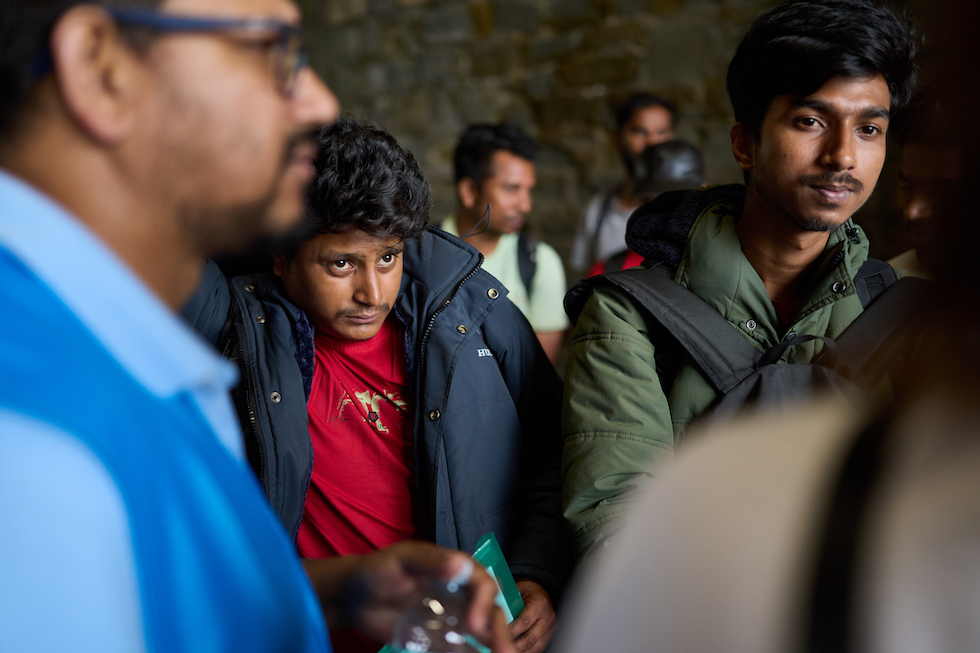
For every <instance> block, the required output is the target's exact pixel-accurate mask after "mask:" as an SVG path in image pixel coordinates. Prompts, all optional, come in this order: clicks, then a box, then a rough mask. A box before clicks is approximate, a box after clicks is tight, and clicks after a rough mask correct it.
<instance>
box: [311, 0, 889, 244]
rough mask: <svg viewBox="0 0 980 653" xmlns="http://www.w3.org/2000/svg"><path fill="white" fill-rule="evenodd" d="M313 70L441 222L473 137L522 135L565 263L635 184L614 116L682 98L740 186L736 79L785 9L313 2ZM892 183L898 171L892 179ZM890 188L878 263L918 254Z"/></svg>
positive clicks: (593, 2) (417, 0) (877, 211)
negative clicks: (629, 181)
mask: <svg viewBox="0 0 980 653" xmlns="http://www.w3.org/2000/svg"><path fill="white" fill-rule="evenodd" d="M300 4H301V5H302V8H303V12H304V16H305V20H306V24H307V27H308V34H309V47H310V54H311V61H312V63H313V65H314V67H315V68H316V69H317V70H318V71H320V73H321V74H322V75H323V76H324V79H326V81H327V83H328V84H329V85H330V86H331V87H332V88H333V90H334V91H335V92H336V94H337V96H338V97H339V98H340V101H341V104H342V106H343V108H344V110H346V111H350V112H352V113H354V114H355V115H358V116H360V117H366V118H369V119H371V120H375V121H377V122H378V123H380V124H381V125H383V126H384V127H385V128H387V129H388V130H389V131H391V132H392V134H393V135H394V136H395V137H396V138H397V139H398V140H399V142H400V143H401V144H402V145H403V146H406V147H407V148H408V149H410V150H411V151H412V152H413V153H414V154H415V156H416V157H417V158H418V159H419V161H420V163H421V164H422V167H423V169H424V170H425V172H426V174H427V175H428V177H429V179H430V181H431V183H432V186H433V191H434V196H435V207H434V211H433V220H434V221H438V220H441V219H442V217H444V216H446V215H448V214H450V213H451V212H452V211H453V210H454V209H455V202H456V200H455V190H454V186H453V171H452V153H453V148H454V147H455V144H456V141H457V139H458V137H459V135H460V134H461V133H462V131H463V129H464V128H465V127H466V125H468V124H470V123H474V122H498V121H503V120H507V121H512V122H515V123H517V124H519V125H521V126H522V127H524V128H525V129H526V130H527V131H528V132H530V133H531V135H532V136H534V137H535V138H536V139H537V140H538V142H539V143H540V145H541V146H542V151H541V155H540V158H539V160H538V162H537V176H538V188H537V191H536V194H535V205H534V210H533V211H532V214H531V217H530V219H529V222H528V226H527V229H528V231H529V232H530V233H531V234H532V235H534V236H536V237H538V238H541V239H543V240H545V241H546V242H548V243H550V244H552V245H553V246H555V248H556V249H557V250H558V252H559V253H560V254H561V255H562V257H563V258H566V259H567V255H568V251H569V249H570V246H571V240H572V234H573V231H574V228H575V225H576V222H577V220H578V219H579V216H580V215H581V212H582V211H583V209H584V206H585V205H586V203H587V202H588V199H589V198H590V197H591V196H592V195H593V194H594V193H596V192H598V191H599V190H601V189H603V188H605V187H607V186H609V185H611V184H613V183H615V182H616V181H618V180H619V179H620V178H621V176H622V174H623V172H622V165H621V163H620V161H619V158H618V154H617V153H616V152H615V151H614V150H613V147H612V143H611V136H610V133H611V130H612V126H613V117H612V111H611V108H610V107H611V101H613V100H615V99H617V98H621V97H623V96H625V95H627V94H628V93H630V92H633V91H636V90H649V91H652V92H655V93H659V94H663V95H665V96H667V97H669V98H670V99H672V100H673V101H674V102H675V103H676V104H677V108H678V123H677V127H678V129H677V132H678V136H679V137H680V138H684V139H686V140H689V141H691V142H693V143H695V144H697V145H698V146H699V147H701V149H702V151H703V152H704V155H705V159H706V164H707V174H708V181H709V183H727V182H732V181H739V180H741V173H740V171H739V169H738V167H737V166H736V165H735V163H734V160H733V159H732V154H731V149H730V141H729V130H730V128H731V125H732V124H733V122H734V119H733V116H732V113H731V108H730V106H729V104H728V96H727V94H726V92H725V85H724V79H725V71H726V69H727V66H728V61H729V60H730V58H731V55H732V53H733V52H734V48H735V46H736V45H737V43H738V41H739V39H740V37H741V35H742V33H743V32H744V31H745V29H746V28H747V27H748V25H749V24H750V23H751V22H752V20H753V19H754V18H755V17H756V16H758V15H759V14H760V13H762V12H763V11H765V10H767V9H769V8H770V7H772V6H774V5H775V4H776V2H775V1H773V0H303V1H301V2H300ZM887 174H892V175H894V170H893V169H891V168H886V172H885V173H884V174H883V179H884V178H885V175H887ZM882 190H885V189H880V190H879V192H877V193H876V194H875V195H876V196H877V197H873V198H872V200H871V202H869V205H868V207H867V209H866V210H865V212H864V214H865V219H863V220H861V222H862V223H863V224H864V225H865V227H866V229H868V231H869V232H871V235H872V242H873V243H875V245H876V247H875V252H874V253H875V254H876V255H878V256H891V255H893V254H895V253H897V252H898V251H901V250H902V249H903V248H904V246H905V241H904V232H903V231H902V229H901V226H900V223H899V220H898V218H897V214H896V213H895V210H894V207H893V201H892V200H891V199H890V196H889V195H888V194H887V193H883V192H881V191H882Z"/></svg>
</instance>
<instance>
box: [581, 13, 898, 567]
mask: <svg viewBox="0 0 980 653" xmlns="http://www.w3.org/2000/svg"><path fill="white" fill-rule="evenodd" d="M915 52H916V41H915V39H914V35H913V33H912V31H911V30H910V27H909V26H908V25H907V24H906V23H905V21H903V20H901V19H900V18H899V17H898V16H897V15H896V14H895V13H894V12H892V11H891V10H889V9H888V8H885V7H883V6H879V5H876V4H873V3H871V2H864V1H862V0H830V1H827V2H823V1H821V2H817V1H808V0H798V1H796V0H794V1H791V2H786V3H784V4H781V5H779V6H777V7H776V8H775V9H773V10H771V11H770V12H767V13H766V14H764V15H762V16H760V17H759V18H757V19H756V21H755V22H754V23H753V25H752V27H751V28H750V29H749V30H748V32H747V33H746V35H745V36H744V37H743V39H742V40H741V42H740V44H739V46H738V48H737V50H736V52H735V55H734V57H733V58H732V61H731V63H730V65H729V68H728V76H727V80H728V92H729V96H730V98H731V101H732V106H733V108H734V112H735V118H736V120H737V121H738V122H736V123H735V125H734V126H733V127H732V131H731V141H732V153H733V155H734V157H735V161H736V162H737V163H738V165H739V167H740V168H741V169H742V170H743V172H744V175H745V181H746V183H745V185H741V184H737V185H736V184H733V185H729V186H717V187H711V188H705V189H696V190H689V191H678V192H674V193H665V194H663V195H661V196H659V197H658V198H657V199H656V200H654V201H653V202H649V203H648V204H645V205H644V206H643V207H641V208H640V209H639V210H638V211H637V212H636V213H634V214H633V217H632V218H631V219H630V223H629V231H628V233H627V237H626V239H627V245H629V247H630V249H633V250H634V251H636V252H637V253H639V254H641V255H643V256H644V257H645V261H646V263H645V266H644V267H647V268H651V269H652V268H656V270H659V271H662V272H663V273H664V274H663V275H661V277H658V280H659V279H660V278H669V279H672V280H673V282H676V285H679V286H680V288H676V287H671V291H672V292H674V293H675V294H677V295H680V296H682V297H684V298H687V299H689V300H690V301H689V304H694V305H695V306H696V307H698V308H701V307H703V309H704V310H706V311H708V312H710V313H711V315H710V317H712V318H714V317H716V316H721V317H722V318H724V320H725V321H726V322H727V324H725V325H722V326H723V327H725V326H727V327H730V331H729V330H725V331H723V332H722V333H723V334H724V336H727V337H729V338H730V340H728V341H725V342H723V343H722V344H720V345H717V346H718V347H725V348H726V352H736V351H744V350H745V349H746V348H745V344H746V342H747V343H748V344H749V346H750V347H751V348H752V349H754V350H755V351H758V352H760V354H761V353H762V352H766V353H767V354H768V355H771V356H772V364H773V365H778V366H785V365H797V364H799V365H809V364H811V363H812V362H813V361H815V360H816V359H817V357H818V356H819V355H821V354H822V353H823V351H824V350H825V349H826V345H825V343H826V342H827V341H829V340H835V341H836V340H837V339H838V338H839V337H840V336H842V334H844V332H845V330H846V329H848V327H849V326H850V325H851V324H852V323H854V322H855V321H856V320H857V319H858V317H859V316H860V315H861V314H862V313H863V312H864V311H865V308H866V307H867V305H868V304H869V303H870V299H871V298H872V296H871V294H870V292H869V293H867V295H866V294H865V293H864V290H866V289H868V288H869V287H870V284H867V285H864V286H862V285H861V284H860V283H859V281H860V279H862V278H864V279H867V278H868V277H870V276H875V277H877V279H880V280H881V281H880V283H876V284H875V286H876V287H877V288H883V287H885V286H886V285H887V283H886V281H885V280H884V275H885V274H886V273H887V274H890V276H891V280H894V276H895V275H894V272H893V271H892V270H891V268H889V267H888V265H887V264H885V263H884V262H881V261H869V258H868V252H869V243H868V239H867V237H866V236H865V235H864V233H863V232H862V230H861V229H860V227H858V226H857V225H855V224H854V222H853V219H852V217H853V216H854V214H855V213H856V212H857V211H858V210H859V209H860V208H861V207H862V206H863V205H864V203H865V201H867V199H868V197H869V196H870V195H871V193H872V191H873V190H874V188H875V185H876V184H877V181H878V177H879V175H880V174H881V169H882V165H883V163H884V160H885V150H886V142H887V136H886V134H887V132H888V129H889V126H890V125H891V122H892V120H893V119H894V118H897V117H898V116H900V115H901V113H902V111H903V110H904V108H905V107H906V105H907V103H908V101H909V98H910V96H911V91H912V87H913V84H914V72H915V63H914V62H915ZM868 267H873V268H874V270H872V271H870V273H868V274H866V273H865V271H867V269H868ZM656 270H655V271H654V272H656ZM646 272H648V270H637V271H636V274H634V275H633V277H631V278H637V277H642V275H644V274H646ZM623 274H626V273H625V272H624V273H623ZM646 276H647V277H649V276H650V275H646ZM877 279H876V280H877ZM648 282H649V281H644V283H648ZM649 283H652V282H649ZM691 295H693V296H691ZM565 305H566V309H567V310H568V312H569V315H570V316H576V315H577V316H578V317H577V323H576V325H575V332H574V336H573V339H572V344H571V347H570V349H569V355H568V364H567V368H566V375H565V401H564V404H563V408H562V434H563V435H564V437H565V448H564V451H563V455H562V472H563V479H564V487H563V495H562V496H563V507H564V514H565V517H566V518H567V519H568V520H569V522H570V523H571V525H572V528H573V530H574V535H575V539H576V544H577V551H578V554H579V555H580V556H586V555H591V554H592V553H593V552H594V551H595V550H596V549H597V547H601V545H603V544H604V543H605V542H606V541H607V539H608V538H609V537H610V536H611V535H613V534H614V533H615V530H616V529H617V528H618V527H619V526H620V525H621V524H622V523H623V521H624V519H628V514H629V511H630V509H631V505H632V500H633V493H634V492H635V490H636V488H637V487H638V486H639V485H640V484H641V483H642V481H643V480H644V479H645V478H646V477H647V475H648V474H649V473H650V465H651V463H653V462H654V461H664V462H665V463H666V462H667V461H669V460H670V459H671V458H672V457H673V453H674V448H675V445H679V444H680V443H682V442H683V439H684V432H685V431H686V430H687V428H688V427H689V425H690V424H691V423H692V422H693V421H695V420H697V419H699V418H701V417H703V416H704V415H706V414H707V413H709V412H710V411H712V409H713V408H714V407H715V406H716V405H717V404H718V403H719V402H720V401H721V400H722V399H724V398H725V396H726V394H727V393H726V392H722V391H721V389H720V388H719V385H721V384H718V383H717V382H715V381H714V380H713V378H712V377H710V376H709V375H708V374H706V373H705V371H704V368H703V367H702V361H703V360H704V358H705V357H704V356H702V357H701V358H695V357H694V356H693V355H691V356H683V357H680V356H679V357H677V358H676V359H675V360H668V361H666V363H667V364H666V365H665V364H664V363H665V361H664V359H663V356H662V354H663V353H664V352H670V351H671V349H670V347H671V345H672V343H673V342H675V341H676V339H675V340H673V341H672V340H669V339H668V338H673V337H674V336H673V335H671V334H670V333H668V334H667V336H666V337H664V335H663V331H664V330H663V329H662V328H660V329H658V327H659V324H657V323H656V321H655V318H654V317H652V314H651V313H650V311H649V310H648V309H646V308H645V307H643V306H642V304H641V302H640V300H639V299H637V298H636V297H634V295H632V294H630V293H629V292H627V290H625V289H624V288H622V287H621V286H619V285H616V284H615V283H613V282H607V281H606V280H604V279H600V280H599V281H598V282H595V283H591V282H589V281H587V282H583V285H581V286H580V287H579V288H576V289H573V290H572V291H571V292H570V293H569V298H568V299H566V304H565ZM732 336H734V337H732ZM871 340H874V338H871ZM732 343H734V344H732ZM711 344H712V346H715V343H711ZM880 344H882V343H881V342H878V341H874V342H871V343H867V345H866V346H864V347H862V352H863V351H867V350H868V349H870V348H871V346H878V345H880ZM702 353H703V352H699V354H702ZM842 362H843V364H845V365H846V364H848V362H849V361H842ZM671 363H673V365H672V366H671V365H670V364H671ZM762 367H764V365H760V367H759V369H761V368H762ZM798 369H799V368H798ZM665 370H666V373H665ZM784 373H787V372H786V371H784ZM788 373H790V374H791V373H793V372H792V371H790V372H788ZM784 387H791V388H792V389H793V391H794V392H795V393H796V394H795V397H790V398H789V399H794V398H795V399H797V400H798V399H800V398H802V397H801V396H802V395H805V394H806V393H807V392H808V390H809V389H810V388H811V386H809V385H805V384H804V383H803V382H802V381H801V382H800V383H799V384H798V385H793V386H784ZM785 401H786V398H784V400H783V404H785Z"/></svg>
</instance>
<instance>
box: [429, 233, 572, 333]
mask: <svg viewBox="0 0 980 653" xmlns="http://www.w3.org/2000/svg"><path fill="white" fill-rule="evenodd" d="M439 226H440V227H441V228H442V229H444V230H445V231H447V232H449V233H451V234H452V235H454V236H459V229H458V228H457V227H456V216H450V217H448V218H446V219H445V220H444V221H443V223H442V224H441V225H439ZM517 242H518V236H517V234H516V233H514V234H504V235H502V236H501V237H500V240H498V241H497V246H496V247H495V248H494V250H493V251H492V252H490V256H487V257H485V258H484V260H483V269H484V270H486V271H487V272H489V273H490V274H492V275H493V276H495V277H496V278H497V280H498V281H500V283H502V284H504V286H505V287H506V288H507V290H508V291H509V294H508V295H507V297H508V298H509V299H510V301H512V302H513V303H514V305H515V306H517V308H519V309H520V311H521V312H522V313H524V317H526V318H527V321H528V322H530V323H531V328H532V329H534V331H535V332H536V333H548V332H549V331H563V330H565V329H567V328H568V316H566V315H565V306H564V299H565V291H566V290H567V288H566V287H565V268H564V267H563V266H562V263H561V257H559V256H558V252H556V251H555V250H554V249H553V248H552V247H551V246H550V245H547V244H545V243H542V242H540V241H538V243H537V249H536V250H535V256H536V258H537V265H536V267H535V272H534V279H533V280H532V281H531V293H530V296H529V295H528V292H527V288H525V287H524V282H523V281H522V280H521V271H520V268H519V266H518V264H517Z"/></svg>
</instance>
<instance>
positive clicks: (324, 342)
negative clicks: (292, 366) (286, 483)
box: [297, 317, 416, 558]
mask: <svg viewBox="0 0 980 653" xmlns="http://www.w3.org/2000/svg"><path fill="white" fill-rule="evenodd" d="M403 338H404V334H403V331H402V329H401V328H400V326H399V325H398V324H397V322H395V321H394V319H393V317H389V318H388V320H386V321H385V323H384V326H382V328H381V330H380V331H379V332H378V333H377V335H375V336H374V337H373V338H370V339H368V340H361V341H349V340H344V339H342V338H337V337H333V336H330V335H327V334H324V333H319V332H317V334H316V335H315V338H314V340H315V344H316V367H315V369H314V374H313V387H312V390H311V392H310V399H309V402H308V404H307V413H308V415H309V428H310V439H311V441H312V443H313V475H312V477H311V479H310V487H309V490H308V491H307V494H306V506H305V510H304V514H303V522H302V524H301V526H300V531H299V538H298V540H297V545H298V548H299V552H300V555H302V556H303V557H304V558H325V557H330V556H336V555H347V554H363V553H370V552H371V551H374V550H377V549H380V548H383V547H385V546H388V545H390V544H393V543H395V542H399V541H401V540H405V539H410V538H412V537H414V535H415V532H416V526H415V519H414V513H415V511H414V506H413V502H414V499H415V478H414V460H413V449H414V438H413V432H412V410H411V401H410V397H411V395H410V392H409V390H408V385H407V370H406V362H405V349H404V339H403Z"/></svg>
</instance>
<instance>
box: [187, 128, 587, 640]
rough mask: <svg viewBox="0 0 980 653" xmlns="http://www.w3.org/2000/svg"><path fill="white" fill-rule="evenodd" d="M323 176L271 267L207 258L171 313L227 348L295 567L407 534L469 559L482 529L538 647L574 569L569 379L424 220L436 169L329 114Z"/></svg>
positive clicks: (486, 279)
mask: <svg viewBox="0 0 980 653" xmlns="http://www.w3.org/2000/svg"><path fill="white" fill-rule="evenodd" d="M315 168H316V176H315V178H314V180H313V183H312V184H311V187H310V192H309V196H308V199H307V207H308V213H307V219H306V226H307V228H306V230H305V233H304V234H303V235H302V236H301V237H300V239H299V242H297V243H295V244H293V245H291V246H288V247H285V248H283V249H282V250H281V251H279V252H278V253H277V254H276V256H275V257H274V264H273V270H274V273H273V274H265V275H246V276H240V277H234V278H231V279H229V280H226V279H225V278H224V277H223V275H222V274H221V273H220V271H219V270H218V268H217V266H215V265H214V264H211V265H209V266H208V268H207V270H206V271H205V280H204V283H202V284H201V287H200V288H199V289H198V292H197V293H196V294H195V296H194V297H193V298H192V300H191V301H190V302H189V303H188V305H187V306H186V307H185V308H184V310H183V314H184V315H185V316H186V317H188V319H190V320H191V322H192V324H194V326H195V328H197V329H198V330H199V331H200V332H201V333H204V334H212V335H210V336H209V338H212V339H215V340H216V345H217V349H218V350H219V351H223V352H226V355H227V356H228V357H229V358H232V359H237V362H238V364H239V368H240V370H241V373H242V377H243V379H244V381H243V383H242V384H241V385H240V386H239V387H238V388H237V389H236V390H235V392H234V393H233V396H234V399H235V404H236V408H237V410H238V416H239V421H240V423H241V425H242V430H243V432H244V434H245V439H246V451H247V452H248V458H249V462H250V463H251V465H252V467H253V469H254V470H255V472H256V474H257V475H258V477H259V480H260V481H261V483H262V487H263V488H264V489H265V491H266V496H267V497H268V498H269V500H270V502H271V503H272V505H273V506H274V508H275V510H276V512H277V513H278V514H279V517H280V519H281V520H282V521H283V524H284V525H285V526H286V529H287V531H288V532H289V533H291V534H292V536H293V537H294V538H296V539H297V547H298V550H299V553H300V555H301V556H302V557H303V558H332V557H335V556H342V555H349V554H364V553H370V552H371V551H375V550H377V549H380V548H383V547H385V546H388V545H390V544H393V543H395V542H400V541H403V540H407V539H428V540H431V541H433V542H435V543H437V544H440V545H442V546H446V547H451V548H454V549H459V550H461V551H467V552H472V551H473V550H474V549H475V548H476V546H477V543H478V542H479V540H480V538H481V537H483V536H484V535H485V534H486V533H489V532H494V533H495V534H496V537H497V539H498V541H499V543H500V546H501V548H502V550H503V552H504V555H505V556H506V557H507V561H508V563H509V566H510V569H511V571H512V573H513V574H514V576H515V578H516V580H517V586H518V589H519V590H520V591H521V594H522V596H523V598H524V603H525V607H524V610H522V611H521V613H520V614H518V615H515V620H514V621H513V622H512V624H511V625H510V629H511V634H512V636H513V637H515V638H516V640H515V645H516V646H517V648H518V649H519V650H526V651H540V650H543V649H544V647H545V646H546V645H547V643H548V641H549V639H550V637H551V635H552V633H553V632H554V628H555V610H554V607H553V606H552V602H553V599H552V597H557V595H558V593H559V592H560V590H561V589H562V588H563V586H564V582H565V578H566V576H567V573H568V571H569V569H570V566H571V564H570V562H571V560H570V559H571V554H570V546H568V538H567V536H566V534H565V532H564V528H563V525H564V524H563V520H562V516H561V482H560V471H559V466H560V462H561V442H560V436H559V433H558V416H559V412H560V410H561V380H560V379H559V378H558V375H557V374H556V373H555V371H554V368H553V367H552V366H551V364H550V363H549V362H548V359H547V357H546V356H545V354H544V352H543V351H542V350H541V346H540V345H539V344H538V341H537V339H536V338H535V337H534V333H533V332H532V331H531V328H530V326H529V325H528V324H527V321H526V320H525V319H524V318H523V316H521V314H520V311H518V310H517V308H516V307H515V306H514V305H513V304H512V303H511V302H510V301H509V300H508V299H507V290H506V289H505V288H504V287H503V286H502V285H501V284H500V282H499V281H497V280H496V279H494V278H493V277H491V276H490V275H489V274H488V273H487V272H486V271H484V270H482V269H480V254H479V252H477V251H476V250H475V249H473V248H472V247H469V246H468V245H466V244H465V243H463V242H461V241H460V240H459V239H458V238H455V237H453V236H450V235H448V234H446V233H445V232H443V231H441V230H438V229H429V228H428V225H429V222H428V221H429V205H430V203H431V191H430V189H429V183H428V180H427V179H426V178H425V175H424V174H423V173H422V170H421V169H420V168H419V165H418V163H417V162H416V160H415V158H414V157H413V156H412V154H411V153H410V152H407V151H405V150H404V149H402V148H401V147H400V146H399V145H398V143H397V142H395V139H394V138H392V137H391V135H389V134H388V133H387V132H385V131H384V130H383V129H381V128H380V127H378V126H377V125H374V124H367V123H363V122H361V121H358V120H357V119H355V118H353V117H351V116H347V115H345V116H341V118H340V119H339V120H338V121H337V122H336V123H335V124H334V125H332V126H330V127H328V128H327V129H325V130H323V131H322V132H321V133H320V135H319V136H318V137H317V158H316V161H315ZM449 361H452V363H450V362H449ZM555 602H557V600H556V599H555ZM331 640H332V642H333V645H334V650H336V651H337V652H338V653H354V652H363V653H374V651H377V650H378V649H379V648H380V647H381V644H380V643H379V642H376V641H372V640H371V639H369V638H365V637H364V636H363V635H361V634H360V633H356V632H350V631H346V630H345V631H334V632H332V633H331Z"/></svg>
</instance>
